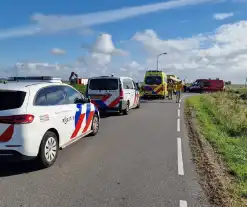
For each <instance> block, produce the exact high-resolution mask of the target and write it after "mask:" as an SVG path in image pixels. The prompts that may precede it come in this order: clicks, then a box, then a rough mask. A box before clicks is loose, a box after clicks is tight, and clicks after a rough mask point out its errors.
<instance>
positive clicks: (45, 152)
mask: <svg viewBox="0 0 247 207" xmlns="http://www.w3.org/2000/svg"><path fill="white" fill-rule="evenodd" d="M58 150H59V147H58V138H57V135H56V134H55V133H54V132H51V131H47V132H46V133H45V135H44V137H43V139H42V142H41V145H40V149H39V155H38V160H39V163H40V164H41V166H42V167H44V168H47V167H50V166H52V165H53V164H54V163H55V161H56V159H57V155H58Z"/></svg>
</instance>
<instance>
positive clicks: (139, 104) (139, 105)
mask: <svg viewBox="0 0 247 207" xmlns="http://www.w3.org/2000/svg"><path fill="white" fill-rule="evenodd" d="M136 108H137V109H139V108H141V102H140V99H139V101H138V104H137V106H136Z"/></svg>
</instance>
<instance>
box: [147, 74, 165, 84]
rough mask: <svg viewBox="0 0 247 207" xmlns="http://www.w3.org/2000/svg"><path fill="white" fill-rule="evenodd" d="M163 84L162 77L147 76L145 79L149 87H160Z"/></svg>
mask: <svg viewBox="0 0 247 207" xmlns="http://www.w3.org/2000/svg"><path fill="white" fill-rule="evenodd" d="M161 83H162V79H161V77H160V76H147V77H146V79H145V84H147V85H159V84H161Z"/></svg>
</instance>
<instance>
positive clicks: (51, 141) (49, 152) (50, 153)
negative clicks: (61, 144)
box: [45, 137, 58, 163]
mask: <svg viewBox="0 0 247 207" xmlns="http://www.w3.org/2000/svg"><path fill="white" fill-rule="evenodd" d="M57 150H58V149H57V141H56V139H55V138H54V137H49V138H48V139H47V141H46V143H45V158H46V160H47V162H50V163H51V162H53V161H54V159H56V155H57Z"/></svg>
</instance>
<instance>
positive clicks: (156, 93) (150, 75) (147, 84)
mask: <svg viewBox="0 0 247 207" xmlns="http://www.w3.org/2000/svg"><path fill="white" fill-rule="evenodd" d="M142 90H143V97H144V98H150V97H155V98H162V99H165V97H166V96H168V91H167V75H166V73H165V72H163V71H158V70H149V71H146V74H145V77H144V85H143V86H142Z"/></svg>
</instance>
